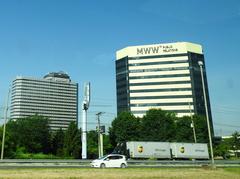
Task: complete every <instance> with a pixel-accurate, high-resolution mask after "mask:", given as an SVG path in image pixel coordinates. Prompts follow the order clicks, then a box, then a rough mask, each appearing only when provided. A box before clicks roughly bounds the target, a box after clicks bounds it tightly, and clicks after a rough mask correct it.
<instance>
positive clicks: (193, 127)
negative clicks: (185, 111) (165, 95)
mask: <svg viewBox="0 0 240 179" xmlns="http://www.w3.org/2000/svg"><path fill="white" fill-rule="evenodd" d="M188 105H189V112H190V117H191V128H192V129H193V138H194V142H195V143H197V137H196V131H195V124H194V121H193V116H192V109H191V106H190V102H189V103H188Z"/></svg>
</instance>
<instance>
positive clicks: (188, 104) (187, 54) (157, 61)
mask: <svg viewBox="0 0 240 179" xmlns="http://www.w3.org/2000/svg"><path fill="white" fill-rule="evenodd" d="M116 55H117V59H116V85H117V111H118V113H119V112H121V111H124V110H127V111H131V112H132V113H133V114H134V115H135V116H139V117H141V116H143V115H144V114H145V113H146V111H147V110H148V109H150V108H161V109H163V110H168V111H173V112H175V113H176V114H177V116H179V117H180V116H184V115H191V114H200V115H205V114H206V113H205V107H204V97H203V87H202V81H201V73H200V67H199V65H198V61H202V62H203V64H204V55H203V51H202V47H201V45H198V44H193V43H188V42H177V43H167V44H153V45H143V46H130V47H126V48H124V49H121V50H119V51H117V54H116ZM203 75H204V79H205V80H204V81H205V87H206V90H205V91H206V96H207V105H208V109H209V117H210V120H211V109H210V102H209V95H208V86H207V78H206V71H205V66H204V68H203Z"/></svg>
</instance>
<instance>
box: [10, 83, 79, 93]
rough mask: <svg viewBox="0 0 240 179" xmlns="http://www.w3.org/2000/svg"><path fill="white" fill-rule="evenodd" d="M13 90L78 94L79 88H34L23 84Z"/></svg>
mask: <svg viewBox="0 0 240 179" xmlns="http://www.w3.org/2000/svg"><path fill="white" fill-rule="evenodd" d="M12 91H13V92H15V91H39V92H52V93H59V92H61V93H62V94H76V93H77V90H75V89H74V90H73V89H61V88H56V89H49V88H39V87H37V88H32V87H27V86H25V85H22V86H20V85H19V86H16V87H14V88H13V90H12Z"/></svg>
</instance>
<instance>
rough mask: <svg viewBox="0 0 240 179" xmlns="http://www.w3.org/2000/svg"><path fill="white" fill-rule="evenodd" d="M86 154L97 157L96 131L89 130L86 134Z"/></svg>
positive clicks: (89, 156)
mask: <svg viewBox="0 0 240 179" xmlns="http://www.w3.org/2000/svg"><path fill="white" fill-rule="evenodd" d="M87 146H88V148H87V155H88V158H91V159H93V158H98V133H97V132H96V131H94V130H91V131H89V132H88V134H87Z"/></svg>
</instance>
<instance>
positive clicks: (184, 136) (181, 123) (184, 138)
mask: <svg viewBox="0 0 240 179" xmlns="http://www.w3.org/2000/svg"><path fill="white" fill-rule="evenodd" d="M191 123H192V119H191V117H190V116H183V117H180V118H178V119H177V120H176V141H177V142H194V135H193V129H192V127H191Z"/></svg>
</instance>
